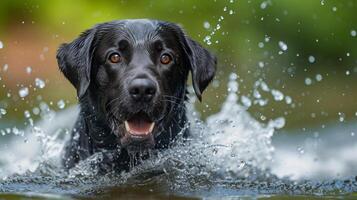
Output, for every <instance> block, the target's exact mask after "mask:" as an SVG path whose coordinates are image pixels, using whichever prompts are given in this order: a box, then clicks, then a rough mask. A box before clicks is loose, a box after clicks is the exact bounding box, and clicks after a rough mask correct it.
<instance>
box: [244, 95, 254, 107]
mask: <svg viewBox="0 0 357 200" xmlns="http://www.w3.org/2000/svg"><path fill="white" fill-rule="evenodd" d="M241 101H242V103H243V105H244V106H245V107H247V108H249V107H250V106H251V105H252V101H251V100H250V99H249V98H248V97H247V96H244V95H243V96H242V97H241Z"/></svg>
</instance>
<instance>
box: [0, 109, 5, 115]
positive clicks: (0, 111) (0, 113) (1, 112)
mask: <svg viewBox="0 0 357 200" xmlns="http://www.w3.org/2000/svg"><path fill="white" fill-rule="evenodd" d="M1 115H6V110H5V109H4V108H0V116H1Z"/></svg>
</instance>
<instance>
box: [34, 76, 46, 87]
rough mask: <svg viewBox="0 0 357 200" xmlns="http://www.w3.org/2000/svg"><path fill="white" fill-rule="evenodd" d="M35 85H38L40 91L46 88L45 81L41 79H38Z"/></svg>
mask: <svg viewBox="0 0 357 200" xmlns="http://www.w3.org/2000/svg"><path fill="white" fill-rule="evenodd" d="M35 85H36V87H38V88H40V89H42V88H44V87H45V86H46V84H45V81H43V80H42V79H40V78H36V79H35Z"/></svg>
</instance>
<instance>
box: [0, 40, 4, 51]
mask: <svg viewBox="0 0 357 200" xmlns="http://www.w3.org/2000/svg"><path fill="white" fill-rule="evenodd" d="M2 48H4V44H3V43H2V42H1V41H0V49H2Z"/></svg>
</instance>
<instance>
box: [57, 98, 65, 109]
mask: <svg viewBox="0 0 357 200" xmlns="http://www.w3.org/2000/svg"><path fill="white" fill-rule="evenodd" d="M57 106H58V108H59V109H63V108H64V107H65V106H66V103H65V102H64V101H63V100H62V99H61V100H59V101H58V102H57Z"/></svg>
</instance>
